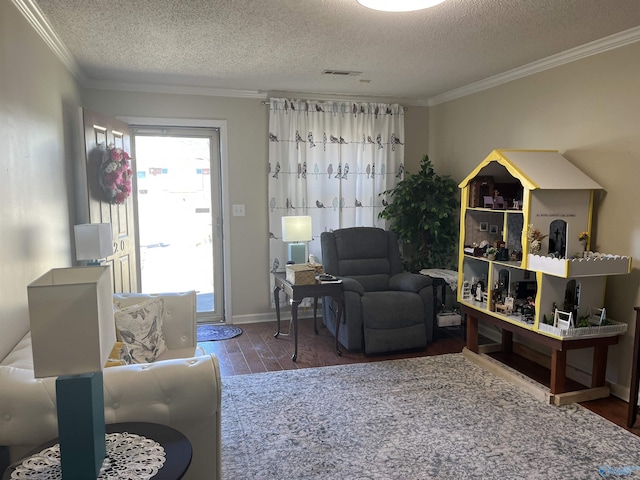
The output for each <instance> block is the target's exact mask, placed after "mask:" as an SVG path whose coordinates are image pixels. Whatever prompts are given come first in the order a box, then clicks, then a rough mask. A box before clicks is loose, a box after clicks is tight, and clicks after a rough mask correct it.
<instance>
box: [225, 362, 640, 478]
mask: <svg viewBox="0 0 640 480" xmlns="http://www.w3.org/2000/svg"><path fill="white" fill-rule="evenodd" d="M222 384H223V390H222V472H223V478H224V479H225V480H232V479H245V478H246V479H248V478H251V479H261V480H283V479H296V480H302V479H323V480H324V479H328V480H333V479H336V480H337V479H349V480H378V479H380V480H389V479H402V480H419V479H432V478H434V479H452V480H453V479H456V480H458V479H489V478H491V479H494V478H495V479H498V478H499V479H524V478H526V479H545V480H548V479H563V480H565V479H575V480H577V479H595V478H603V477H608V478H640V466H638V465H640V439H639V438H638V437H636V436H634V435H633V434H631V433H629V432H627V431H626V430H624V429H622V428H619V427H617V426H616V425H614V424H612V423H610V422H609V421H607V420H604V419H603V418H601V417H599V416H598V415H596V414H594V413H592V412H590V411H588V410H586V409H584V408H582V407H580V406H579V405H571V406H566V407H555V406H550V405H545V404H544V403H542V402H540V401H539V400H536V399H534V398H533V397H531V396H530V395H528V394H527V393H525V392H522V391H520V390H518V389H516V388H515V387H513V386H512V385H511V384H509V383H507V382H506V381H505V380H503V379H501V378H499V377H497V376H495V375H493V374H491V373H489V372H487V371H485V370H483V369H482V368H480V367H479V366H477V365H475V364H473V363H471V362H469V361H468V360H466V359H465V358H464V357H463V356H462V354H450V355H441V356H436V357H423V358H415V359H403V360H392V361H383V362H375V363H365V364H353V365H342V366H337V367H323V368H310V369H300V370H289V371H283V372H271V373H262V374H254V375H240V376H233V377H225V378H223V379H222Z"/></svg>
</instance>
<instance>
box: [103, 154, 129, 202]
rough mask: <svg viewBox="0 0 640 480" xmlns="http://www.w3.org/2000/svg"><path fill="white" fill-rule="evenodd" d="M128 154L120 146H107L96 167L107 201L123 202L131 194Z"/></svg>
mask: <svg viewBox="0 0 640 480" xmlns="http://www.w3.org/2000/svg"><path fill="white" fill-rule="evenodd" d="M130 159H131V157H129V154H128V153H127V152H125V151H124V150H123V149H121V148H115V147H110V148H107V149H106V150H105V152H104V155H103V156H102V162H101V163H100V168H99V169H98V183H99V184H100V188H102V192H103V194H104V199H105V200H106V201H107V202H109V203H115V204H121V203H124V202H125V200H126V199H127V197H128V196H129V195H131V168H130V166H129V160H130Z"/></svg>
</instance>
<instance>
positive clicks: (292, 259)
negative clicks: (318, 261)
mask: <svg viewBox="0 0 640 480" xmlns="http://www.w3.org/2000/svg"><path fill="white" fill-rule="evenodd" d="M306 253H307V246H306V245H305V244H304V243H290V244H289V263H305V262H306V261H307V259H306V258H305V257H306Z"/></svg>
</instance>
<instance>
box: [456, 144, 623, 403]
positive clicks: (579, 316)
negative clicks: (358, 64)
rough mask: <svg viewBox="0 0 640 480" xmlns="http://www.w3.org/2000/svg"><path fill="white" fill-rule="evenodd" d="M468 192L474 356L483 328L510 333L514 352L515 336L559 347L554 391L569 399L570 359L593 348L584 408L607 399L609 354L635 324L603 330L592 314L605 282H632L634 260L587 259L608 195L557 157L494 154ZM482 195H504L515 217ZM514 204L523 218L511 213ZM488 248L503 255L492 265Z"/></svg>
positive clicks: (465, 262)
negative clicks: (626, 277) (597, 196)
mask: <svg viewBox="0 0 640 480" xmlns="http://www.w3.org/2000/svg"><path fill="white" fill-rule="evenodd" d="M459 187H460V189H461V190H462V195H461V214H460V218H461V221H460V239H461V240H460V251H459V263H458V265H459V267H458V272H459V280H458V285H460V286H461V287H460V288H459V290H458V301H459V302H460V303H461V304H462V305H463V311H464V312H466V313H467V348H468V349H469V350H472V351H474V352H477V351H478V349H477V335H478V332H477V322H478V319H480V320H482V321H483V322H488V323H491V324H493V325H498V326H500V327H501V328H502V329H503V336H504V335H507V337H508V339H509V340H508V341H507V342H506V343H505V342H504V341H503V349H506V350H509V345H510V341H511V340H510V338H511V335H512V334H513V332H515V333H517V334H518V335H521V336H523V337H526V338H528V339H530V340H532V341H536V342H537V343H542V344H545V345H548V346H551V348H552V356H554V358H553V359H552V364H553V365H554V366H555V367H554V370H553V372H552V377H555V378H553V379H552V389H553V391H556V392H561V391H562V390H563V388H564V387H563V385H564V369H565V366H564V365H565V362H566V350H567V349H574V348H586V347H587V346H593V347H595V355H596V357H597V358H594V363H593V369H594V370H593V372H592V375H593V378H594V381H593V382H592V383H593V385H592V389H591V391H590V390H586V391H584V394H585V398H589V399H595V398H601V397H603V396H607V395H608V394H609V392H608V388H606V387H603V385H604V374H605V372H604V368H605V366H606V356H607V346H608V345H613V344H615V343H617V336H618V335H621V334H623V333H624V332H625V331H626V324H624V323H619V322H615V321H613V320H609V319H607V321H606V322H602V321H598V322H594V320H593V318H592V316H591V314H590V312H592V311H598V310H600V309H601V308H602V307H603V305H600V304H595V302H600V301H602V299H603V297H604V291H605V280H606V276H608V275H622V274H626V273H629V272H630V270H631V258H630V257H627V256H621V255H614V254H606V253H598V252H595V253H594V252H588V251H585V250H588V246H589V245H588V239H589V238H590V237H591V226H592V215H593V211H592V210H593V196H594V192H595V191H596V190H600V189H602V187H601V186H600V185H599V184H598V183H596V182H595V181H594V180H593V179H591V178H589V177H588V176H587V175H585V174H584V173H583V172H582V171H580V170H579V169H578V168H577V167H575V166H574V165H573V164H572V163H570V162H569V161H568V160H567V159H566V158H565V157H563V156H562V155H560V154H559V153H558V152H557V151H550V150H494V151H492V152H491V153H490V154H489V155H488V156H487V157H486V158H485V159H484V160H483V161H482V162H480V164H479V165H478V166H477V167H476V168H475V169H474V170H473V171H472V172H471V173H470V174H469V175H468V176H467V178H465V179H464V180H463V181H462V182H461V183H460V185H459ZM483 188H484V189H486V190H489V192H487V193H491V192H494V199H495V192H497V191H499V192H500V196H502V197H503V199H504V200H503V202H504V205H506V206H507V207H506V208H505V209H503V210H497V209H496V208H495V201H494V204H493V205H491V206H488V205H487V204H486V202H485V201H483V203H482V204H479V202H480V200H481V197H480V196H478V192H479V191H480V190H482V189H483ZM483 194H486V193H484V192H483ZM514 204H515V205H517V207H518V208H517V209H509V208H508V205H514ZM492 207H493V208H492ZM487 224H489V225H497V226H499V228H498V232H497V234H495V233H492V232H491V230H490V231H489V232H487V231H486V230H484V229H482V228H481V225H487ZM585 237H586V238H587V241H586V242H587V243H586V245H583V242H584V238H585ZM481 245H486V246H492V247H498V248H499V250H500V252H501V253H500V255H498V256H497V257H496V258H489V256H488V255H484V251H485V250H484V249H483V248H479V247H480V246H481ZM485 248H486V247H485ZM468 286H470V287H471V288H469V287H468ZM478 290H480V292H479V291H478ZM507 299H509V300H508V302H507ZM579 320H581V321H579ZM505 332H507V333H505ZM509 332H510V333H509ZM503 340H504V337H503ZM603 359H604V360H605V361H603ZM574 399H575V400H574V401H580V399H579V397H577V396H576V397H574Z"/></svg>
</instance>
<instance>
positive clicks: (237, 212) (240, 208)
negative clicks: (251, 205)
mask: <svg viewBox="0 0 640 480" xmlns="http://www.w3.org/2000/svg"><path fill="white" fill-rule="evenodd" d="M231 210H232V212H233V216H234V217H244V205H232V206H231Z"/></svg>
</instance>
